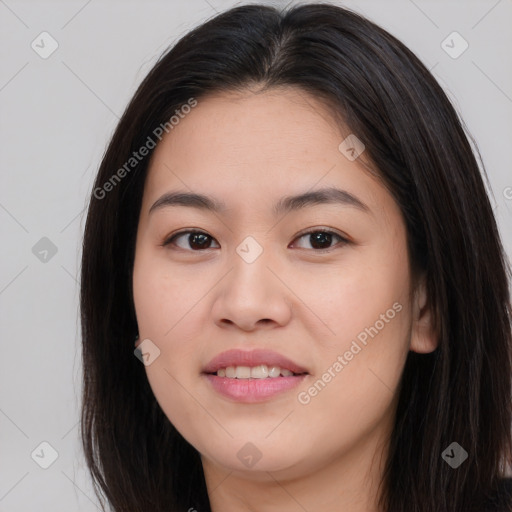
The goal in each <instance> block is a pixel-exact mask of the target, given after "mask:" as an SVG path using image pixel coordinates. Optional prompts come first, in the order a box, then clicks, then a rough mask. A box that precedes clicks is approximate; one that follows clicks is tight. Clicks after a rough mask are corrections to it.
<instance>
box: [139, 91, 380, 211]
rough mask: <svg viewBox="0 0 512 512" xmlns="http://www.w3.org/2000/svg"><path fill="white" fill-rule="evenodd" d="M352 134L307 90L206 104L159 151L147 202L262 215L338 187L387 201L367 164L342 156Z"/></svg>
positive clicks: (233, 96) (218, 97)
mask: <svg viewBox="0 0 512 512" xmlns="http://www.w3.org/2000/svg"><path fill="white" fill-rule="evenodd" d="M349 133H350V132H349V131H347V130H346V129H343V128H342V127H341V126H340V125H339V124H338V123H336V121H335V117H334V116H333V115H332V114H331V113H329V111H328V107H327V106H326V105H325V104H324V103H322V102H320V101H318V100H317V99H315V98H314V97H313V96H311V95H310V94H308V93H307V92H305V91H302V90H297V89H294V88H279V89H271V90H267V91H265V92H254V91H251V90H247V91H244V92H223V93H218V94H215V95H211V96H208V97H205V98H203V99H199V100H198V103H197V106H196V107H194V108H193V109H192V110H191V111H190V113H188V114H186V115H184V116H183V117H182V118H181V119H180V121H179V123H178V124H177V125H175V126H174V127H173V129H172V130H170V131H169V133H168V134H166V135H165V136H164V137H163V139H162V141H161V142H160V143H159V144H158V145H157V147H156V148H155V151H154V154H153V155H152V158H151V163H150V167H149V170H148V176H147V179H146V187H145V201H146V202H147V201H150V200H152V201H155V200H156V199H157V197H158V196H159V195H160V194H162V193H164V192H166V191H168V190H172V189H174V190H175V189H180V190H187V189H188V191H189V192H192V193H203V194H209V195H212V196H215V197H218V198H219V199H220V200H224V199H227V198H229V203H230V206H235V207H236V205H237V204H238V206H243V205H247V206H248V205H252V207H254V208H261V206H262V205H263V204H264V203H265V204H266V202H267V200H270V198H273V199H275V200H277V199H279V198H280V197H282V196H284V195H292V194H294V193H295V194H299V193H303V192H304V191H306V190H313V189H316V188H323V187H330V186H336V187H338V188H343V189H344V190H347V191H348V192H350V193H353V194H354V195H359V196H363V197H366V198H367V200H371V199H378V198H377V196H378V195H379V194H384V195H386V194H387V192H386V191H385V190H384V189H383V187H382V185H380V184H379V183H378V181H376V180H375V177H372V176H371V175H370V173H368V172H367V171H365V169H364V166H363V165H361V163H362V159H356V160H355V161H350V160H349V159H347V158H346V157H345V156H344V155H343V154H342V153H341V152H340V150H339V146H340V143H341V142H342V141H343V140H344V138H346V137H347V136H348V135H349ZM358 160H359V161H358ZM380 199H381V200H382V199H385V197H383V198H380ZM388 199H390V198H388ZM275 200H274V201H272V204H275V203H276V201H275ZM362 201H363V202H366V201H364V200H363V199H362ZM225 202H227V201H225ZM381 202H382V201H381ZM381 206H382V205H381Z"/></svg>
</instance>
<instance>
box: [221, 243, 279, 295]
mask: <svg viewBox="0 0 512 512" xmlns="http://www.w3.org/2000/svg"><path fill="white" fill-rule="evenodd" d="M261 238H262V237H260V239H261ZM269 255H270V250H269V249H268V247H267V249H265V248H264V246H263V242H262V243H260V242H258V240H257V239H256V237H254V236H252V235H249V236H246V237H245V238H244V239H243V240H242V241H241V242H240V243H239V244H238V245H237V246H236V248H235V251H234V254H232V256H231V258H230V264H231V265H233V267H234V268H233V271H232V275H231V278H230V287H234V288H235V289H237V290H238V291H239V292H243V293H242V296H246V297H248V296H249V295H253V294H255V293H256V294H258V293H264V292H265V289H266V288H267V286H268V285H270V286H271V285H272V283H270V282H269V278H270V276H271V272H270V271H269V270H268V268H267V265H268V264H269V263H270V262H269ZM255 300H257V299H256V297H255Z"/></svg>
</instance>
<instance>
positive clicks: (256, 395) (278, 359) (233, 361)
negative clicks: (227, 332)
mask: <svg viewBox="0 0 512 512" xmlns="http://www.w3.org/2000/svg"><path fill="white" fill-rule="evenodd" d="M260 364H266V365H267V366H279V367H280V368H282V369H284V368H286V369H288V370H290V371H292V372H293V373H297V374H300V375H293V376H291V377H283V376H280V377H276V378H271V377H267V378H266V379H230V378H227V377H219V376H217V375H214V373H215V372H216V371H217V370H218V369H219V368H227V367H228V366H251V367H252V366H258V365H260ZM308 375H309V373H308V371H307V370H306V369H305V368H303V367H302V366H300V365H298V364H297V363H295V362H294V361H292V360H291V359H288V358H287V357H285V356H283V355H282V354H278V353H277V352H272V351H270V350H262V349H256V350H249V351H247V350H228V351H227V352H222V353H221V354H219V355H217V356H215V357H214V358H213V359H212V360H211V361H210V362H209V363H208V364H207V365H206V366H205V367H204V369H203V377H204V378H206V380H207V381H208V382H209V383H210V385H211V386H212V387H213V389H214V390H215V391H216V392H217V393H219V394H221V395H222V396H224V397H225V398H229V399H231V400H233V401H235V402H241V403H255V402H264V401H266V400H270V399H271V398H273V397H274V396H276V395H278V394H281V393H284V392H285V391H288V390H290V389H293V388H294V387H296V386H298V385H299V384H300V383H301V382H302V381H303V380H304V379H305V378H306V377H307V376H308Z"/></svg>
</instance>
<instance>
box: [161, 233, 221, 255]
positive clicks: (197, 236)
mask: <svg viewBox="0 0 512 512" xmlns="http://www.w3.org/2000/svg"><path fill="white" fill-rule="evenodd" d="M185 237H187V238H185ZM180 239H184V240H185V242H184V244H185V246H183V245H180V244H179V243H177V242H176V241H177V240H180ZM213 240H215V239H214V238H213V237H211V236H210V235H208V234H207V233H204V232H203V231H182V232H181V233H176V234H175V235H173V236H172V237H171V238H169V239H167V240H166V241H165V242H164V243H163V244H162V245H164V246H166V245H169V244H173V245H176V246H177V247H179V248H180V249H184V250H190V249H192V250H193V251H200V250H204V249H211V248H212V247H211V243H212V241H213Z"/></svg>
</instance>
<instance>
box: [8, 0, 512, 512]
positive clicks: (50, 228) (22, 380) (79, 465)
mask: <svg viewBox="0 0 512 512" xmlns="http://www.w3.org/2000/svg"><path fill="white" fill-rule="evenodd" d="M239 3H241V2H235V1H230V0H225V1H224V0H187V1H172V2H171V1H167V2H164V1H149V2H142V1H139V2H133V1H131V2H129V1H123V2H121V1H108V2H107V1H101V0H89V1H86V0H80V1H66V2H64V1H60V2H57V1H53V2H51V1H41V2H37V3H36V2H29V1H24V2H23V1H15V0H0V34H1V35H0V54H1V61H2V66H1V69H0V106H1V114H2V115H1V118H0V139H1V141H2V147H1V151H0V163H1V167H0V168H1V172H2V188H1V191H0V229H1V233H2V245H1V249H0V250H1V256H2V267H1V274H0V311H1V313H0V315H1V316H0V325H1V335H2V356H3V357H2V358H1V359H0V512H21V511H23V512H27V511H31V510H37V511H39V512H46V511H52V512H61V511H62V512H64V511H65V512H69V511H95V510H98V507H97V502H96V499H95V497H94V494H93V491H92V487H91V483H90V479H89V476H88V474H87V472H86V471H85V469H84V467H85V466H84V461H83V456H82V454H81V449H80V445H79V440H78V439H79V438H78V435H79V429H78V414H79V403H80V392H81V379H80V376H81V374H80V371H81V361H80V336H79V323H78V315H77V313H78V283H77V275H78V268H79V260H80V237H81V233H82V230H83V225H84V215H85V213H84V208H85V205H86V200H87V199H86V198H87V194H88V193H89V191H90V189H91V187H92V180H93V177H94V175H95V172H96V170H97V167H98V165H99V162H100V159H101V156H102V154H103V151H104V150H105V147H106V145H107V142H108V139H109V138H110V136H111V134H112V132H113V129H114V127H115V125H116V123H117V120H118V117H119V116H120V115H121V113H122V111H123V109H124V108H125V105H126V103H127V102H128V100H129V99H130V97H131V96H132V94H133V93H134V91H135V89H136V87H137V85H138V84H139V83H140V81H141V80H142V79H143V77H144V76H145V75H146V73H147V72H148V71H149V70H150V68H151V66H152V65H153V64H154V62H155V61H156V58H157V57H158V56H159V55H160V54H161V52H162V51H163V50H164V49H165V48H166V47H168V46H169V45H170V44H172V43H173V42H174V41H176V39H177V38H179V37H181V36H182V35H184V34H185V33H186V32H187V31H188V30H189V29H190V28H191V27H193V26H195V25H196V24H198V23H200V22H201V21H204V20H205V19H206V18H209V17H210V16H212V15H213V14H215V12H216V11H222V10H225V9H227V8H229V7H231V6H234V5H237V4H239ZM242 3H245V2H242ZM267 3H269V4H272V3H274V4H278V5H284V4H285V2H267ZM332 3H334V2H332ZM339 4H341V5H345V6H348V7H351V8H353V9H355V10H356V11H359V12H361V13H362V14H364V15H366V16H367V17H369V18H370V19H372V20H374V21H376V22H377V23H378V24H380V25H381V26H383V27H384V28H386V29H387V30H389V31H390V32H391V33H392V34H394V35H395V36H397V37H398V38H400V39H401V40H402V41H404V42H405V43H406V44H407V45H408V46H409V47H410V48H411V49H412V50H413V51H414V52H415V53H416V54H417V55H418V56H419V57H420V58H421V59H422V60H423V62H424V63H425V64H426V65H427V66H428V68H430V69H432V70H433V73H434V74H435V76H436V78H437V79H438V80H439V82H440V83H441V85H442V86H443V87H444V89H445V90H446V91H447V93H448V94H449V97H450V98H451V100H452V101H453V102H454V104H455V106H456V108H457V110H458V111H459V112H460V113H461V115H462V116H463V118H464V120H465V121H466V124H467V126H468V129H469V131H470V132H471V133H472V134H473V136H474V137H475V139H476V141H477V144H478V146H479V148H480V150H481V153H482V157H483V160H484V162H485V165H486V167H487V170H488V174H489V177H490V181H491V187H492V192H493V193H494V197H495V199H494V200H493V204H494V206H495V211H496V215H497V218H498V221H499V224H500V228H501V232H502V236H503V238H504V243H505V247H506V249H507V253H508V254H509V255H511V254H512V230H511V228H510V226H511V222H510V221H511V215H512V188H508V187H512V173H511V171H510V170H511V168H512V167H511V164H512V152H511V151H510V149H511V141H512V137H511V135H512V80H511V78H512V66H511V62H510V53H511V50H512V31H511V30H510V27H512V0H491V1H487V0H480V1H462V0H460V1H451V2H447V1H440V0H439V1H427V0H414V1H413V0H401V1H382V0H380V1H347V2H339ZM43 31H47V32H48V33H49V34H51V37H52V38H53V39H55V40H56V41H57V43H58V45H59V46H58V48H57V50H56V51H55V52H54V53H53V54H52V55H50V56H49V57H48V58H47V59H43V58H41V57H40V55H39V54H38V53H36V51H35V50H34V49H32V47H31V44H32V42H33V41H35V43H34V44H38V45H39V48H38V49H39V50H40V51H42V47H43V46H44V49H45V51H47V50H48V49H49V48H50V40H49V39H44V41H43V42H41V38H44V37H46V38H47V37H48V36H43V37H39V34H41V32H43ZM453 31H457V32H459V33H460V34H461V36H462V37H463V38H464V39H465V40H466V41H467V42H468V44H469V47H468V49H467V50H466V51H465V52H464V53H463V54H462V55H460V56H459V57H458V58H456V59H454V58H452V57H450V56H449V55H448V54H447V53H446V51H445V50H444V49H443V47H442V46H441V43H442V42H443V41H444V40H445V39H446V38H447V36H448V35H449V34H451V33H452V32H453ZM450 41H451V40H450V39H448V43H445V44H449V45H451V46H453V47H454V48H452V50H451V51H452V52H453V51H457V50H458V49H460V48H461V46H460V45H461V44H462V43H461V41H459V40H453V41H454V42H453V43H452V42H450ZM43 237H46V238H48V239H49V240H50V241H51V243H50V242H48V240H43V241H40V240H41V238H43ZM34 246H35V249H33V248H34ZM52 249H53V252H55V250H56V251H57V252H56V253H55V254H53V252H52ZM44 251H47V252H44ZM42 442H47V443H49V444H50V445H51V446H52V447H53V449H54V450H56V452H57V453H58V457H57V459H56V460H55V461H54V462H53V463H52V464H51V465H50V466H49V467H48V468H47V469H43V468H42V467H40V464H43V465H44V464H45V463H46V464H48V463H50V462H51V461H52V459H51V449H49V448H48V447H47V446H46V445H43V446H42V447H41V446H40V443H42ZM34 450H36V451H35V452H34ZM33 453H34V455H33V458H32V456H31V454H33Z"/></svg>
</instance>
